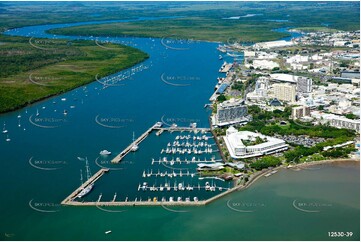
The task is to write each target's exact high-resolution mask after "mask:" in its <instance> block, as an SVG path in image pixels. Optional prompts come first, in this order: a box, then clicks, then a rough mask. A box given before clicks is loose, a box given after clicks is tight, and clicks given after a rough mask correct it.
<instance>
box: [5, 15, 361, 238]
mask: <svg viewBox="0 0 361 242" xmlns="http://www.w3.org/2000/svg"><path fill="white" fill-rule="evenodd" d="M126 21H129V20H126ZM92 23H102V22H89V23H75V24H56V25H42V26H30V27H24V28H20V29H13V30H9V31H7V32H6V34H9V35H19V36H28V37H30V36H31V37H34V38H41V37H47V38H65V39H68V40H74V39H88V40H94V41H97V43H98V44H99V45H102V44H101V43H102V41H110V42H115V43H123V44H127V45H130V46H133V47H136V48H139V49H141V50H143V51H145V52H147V53H148V54H149V55H150V58H149V59H148V60H146V61H145V62H143V63H141V64H139V65H137V67H138V69H139V70H142V71H136V70H135V71H134V75H132V76H131V78H128V79H125V80H124V81H121V82H118V83H116V84H114V85H113V86H109V87H108V88H106V89H103V85H102V84H101V83H99V82H93V83H91V84H88V85H86V86H85V87H80V88H77V89H75V90H73V91H70V92H68V93H65V94H62V95H59V96H56V97H52V98H49V99H47V100H44V101H41V102H38V103H35V104H33V105H30V106H28V107H26V108H23V109H21V110H18V111H15V112H11V113H7V114H2V115H1V116H0V124H3V123H5V124H6V129H7V130H9V133H8V134H9V138H10V139H11V141H10V142H6V141H5V138H6V137H5V135H3V134H2V139H1V142H0V151H1V154H2V158H1V163H0V168H1V170H2V171H3V174H2V176H1V178H0V181H1V184H2V186H1V188H0V189H1V190H0V191H1V194H3V196H2V206H1V207H0V212H1V214H2V221H1V222H0V224H1V226H0V228H1V229H0V230H1V231H0V232H1V238H2V239H4V240H70V239H71V240H192V239H200V240H278V239H279V240H292V239H293V240H303V239H304V240H309V239H311V240H318V239H319V240H327V239H329V237H328V234H327V233H328V232H331V231H336V232H341V231H342V232H353V233H354V234H353V236H352V237H351V238H348V239H353V240H357V239H359V169H358V166H357V165H339V166H327V165H324V166H320V167H316V168H317V169H308V170H302V171H299V172H295V171H288V170H287V171H281V172H279V173H277V174H275V175H273V176H271V177H268V178H262V179H260V180H259V181H257V182H256V183H255V184H254V185H252V187H251V188H249V189H247V190H245V191H242V192H235V193H233V194H231V195H228V196H226V197H224V198H222V199H220V200H217V201H216V202H214V203H212V204H210V205H208V206H205V207H194V208H193V207H192V208H188V207H187V208H179V207H176V208H171V207H141V208H139V207H137V208H108V209H107V210H106V211H104V210H101V209H99V208H96V207H62V206H60V205H59V203H60V201H62V200H63V199H64V198H65V197H66V196H67V195H68V194H69V193H70V192H71V191H73V190H74V189H75V188H76V187H77V186H79V182H80V181H79V170H80V169H83V171H84V162H83V161H82V160H81V159H78V157H79V158H83V157H88V159H89V161H90V168H91V170H92V171H93V173H94V172H95V171H97V170H98V169H99V168H100V167H99V166H98V164H99V162H98V163H96V162H95V161H97V160H96V159H97V158H98V157H99V151H100V150H102V149H108V150H111V151H112V152H113V153H118V152H120V151H121V150H122V149H123V148H125V147H126V146H127V145H128V144H129V143H130V142H131V140H132V135H133V132H134V133H135V135H136V136H138V135H140V134H141V133H142V132H144V131H145V130H146V129H148V128H149V127H150V126H151V125H153V124H154V123H155V122H157V121H159V120H161V119H162V120H163V121H166V122H168V123H173V122H176V123H178V125H187V126H188V125H189V123H190V122H197V124H198V126H199V127H208V126H209V125H208V115H209V112H210V111H209V110H207V109H205V108H204V104H206V103H209V101H208V99H209V97H210V96H211V95H212V92H213V88H214V85H215V84H216V82H217V80H216V78H217V77H218V76H220V75H219V73H218V69H219V67H220V65H221V64H222V62H221V61H219V59H218V56H219V53H218V52H217V50H216V47H217V44H216V43H209V42H196V41H185V42H182V41H172V40H167V39H166V38H165V39H153V38H108V37H99V38H95V37H67V36H54V35H48V34H46V33H45V32H44V31H46V30H48V29H52V28H61V27H69V26H76V25H83V24H92ZM165 37H167V36H165ZM99 45H95V48H102V47H101V46H99ZM109 51H111V50H109ZM128 74H129V73H127V71H123V72H121V73H118V74H115V75H112V76H114V77H116V76H126V75H128ZM100 81H101V82H104V81H106V79H101V80H100ZM117 84H124V85H117ZM64 109H66V110H68V114H67V115H66V116H64V115H63V114H62V111H63V110H64ZM37 112H39V113H40V115H39V118H42V119H39V118H36V113H37ZM19 124H20V127H19ZM166 135H168V134H164V136H163V135H162V136H161V137H163V138H166ZM156 138H160V137H156V136H155V135H153V136H152V137H150V138H149V139H147V140H146V141H145V142H144V143H141V145H140V149H139V151H138V152H136V153H134V154H131V155H130V156H129V157H127V159H126V162H123V163H121V164H120V165H118V166H112V165H110V164H108V163H107V162H108V161H107V160H102V163H101V164H102V165H105V166H109V167H112V168H119V167H121V168H124V170H114V171H111V173H110V174H107V175H106V176H104V177H103V178H102V179H101V180H100V181H99V183H97V184H96V186H95V188H94V190H93V191H92V192H91V194H90V195H89V197H88V198H87V199H89V200H94V199H96V198H97V197H98V195H99V194H100V193H103V194H104V197H105V198H104V199H107V200H110V199H111V198H112V196H113V194H114V192H117V194H118V196H119V198H120V199H124V198H125V197H126V196H129V197H132V196H133V198H134V196H137V195H136V194H133V193H132V192H131V191H130V190H129V191H128V190H127V189H128V188H129V189H130V187H131V188H132V189H134V187H136V186H138V182H139V180H133V177H134V176H138V177H139V176H141V173H142V171H143V170H144V169H150V166H149V163H150V159H151V157H154V158H159V156H160V155H159V151H160V149H161V148H162V147H163V148H164V145H165V144H166V143H167V141H162V142H163V143H162V142H156V140H154V139H156ZM162 145H163V146H162ZM215 156H216V158H217V157H219V155H218V154H215ZM98 161H99V160H98ZM144 165H147V168H144ZM193 169H194V167H193ZM112 174H116V175H114V176H112ZM219 184H220V183H219ZM221 184H223V183H221ZM223 186H225V187H227V186H230V184H227V183H224V184H223ZM199 196H200V197H202V196H203V197H204V198H206V197H207V196H209V195H207V193H204V194H200V195H199ZM300 209H301V210H300ZM107 230H112V233H110V234H108V235H106V234H105V233H104V232H105V231H107ZM343 239H345V238H343Z"/></svg>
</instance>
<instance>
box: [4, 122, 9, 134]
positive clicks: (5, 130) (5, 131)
mask: <svg viewBox="0 0 361 242" xmlns="http://www.w3.org/2000/svg"><path fill="white" fill-rule="evenodd" d="M7 132H8V130H7V129H6V127H5V122H4V127H3V134H6V133H7Z"/></svg>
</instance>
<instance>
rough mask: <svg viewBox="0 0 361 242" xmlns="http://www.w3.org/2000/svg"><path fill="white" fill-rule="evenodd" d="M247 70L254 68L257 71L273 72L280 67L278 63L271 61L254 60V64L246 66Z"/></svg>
mask: <svg viewBox="0 0 361 242" xmlns="http://www.w3.org/2000/svg"><path fill="white" fill-rule="evenodd" d="M245 66H246V67H247V68H249V67H251V66H253V67H254V68H255V69H257V68H258V69H261V70H272V69H273V68H275V67H280V66H279V65H278V63H277V62H274V61H271V60H253V62H252V64H249V63H248V64H246V65H245Z"/></svg>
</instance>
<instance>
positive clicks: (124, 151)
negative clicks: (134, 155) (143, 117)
mask: <svg viewBox="0 0 361 242" xmlns="http://www.w3.org/2000/svg"><path fill="white" fill-rule="evenodd" d="M154 127H155V125H154V126H152V127H150V128H149V129H148V130H147V131H145V132H144V133H143V134H142V135H141V136H139V137H138V138H137V139H136V140H135V141H134V142H132V143H131V144H130V145H129V146H128V147H127V148H125V150H123V151H122V152H121V153H120V154H119V155H117V156H116V157H114V159H113V160H112V161H111V162H112V163H119V162H120V161H121V160H122V159H123V158H124V156H126V155H127V154H128V153H129V152H130V151H131V150H132V147H133V146H134V145H139V144H140V143H141V142H142V141H143V140H144V139H145V138H147V136H148V135H149V134H150V133H151V132H152V131H153V129H154Z"/></svg>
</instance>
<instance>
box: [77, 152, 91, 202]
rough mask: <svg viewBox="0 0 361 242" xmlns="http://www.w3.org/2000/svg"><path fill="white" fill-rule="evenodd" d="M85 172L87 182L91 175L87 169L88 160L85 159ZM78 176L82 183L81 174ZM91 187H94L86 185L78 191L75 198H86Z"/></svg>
mask: <svg viewBox="0 0 361 242" xmlns="http://www.w3.org/2000/svg"><path fill="white" fill-rule="evenodd" d="M85 170H86V177H87V180H89V179H90V177H91V173H90V168H89V164H88V158H85ZM80 175H81V176H80V177H81V178H80V179H81V181H82V180H83V177H82V173H80ZM93 187H94V184H93V183H90V184H89V185H87V186H86V187H84V188H83V189H82V190H81V191H80V193H79V194H78V195H77V197H78V198H82V197H84V196H86V195H87V194H88V193H89V192H90V191H91V190H92V189H93Z"/></svg>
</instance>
